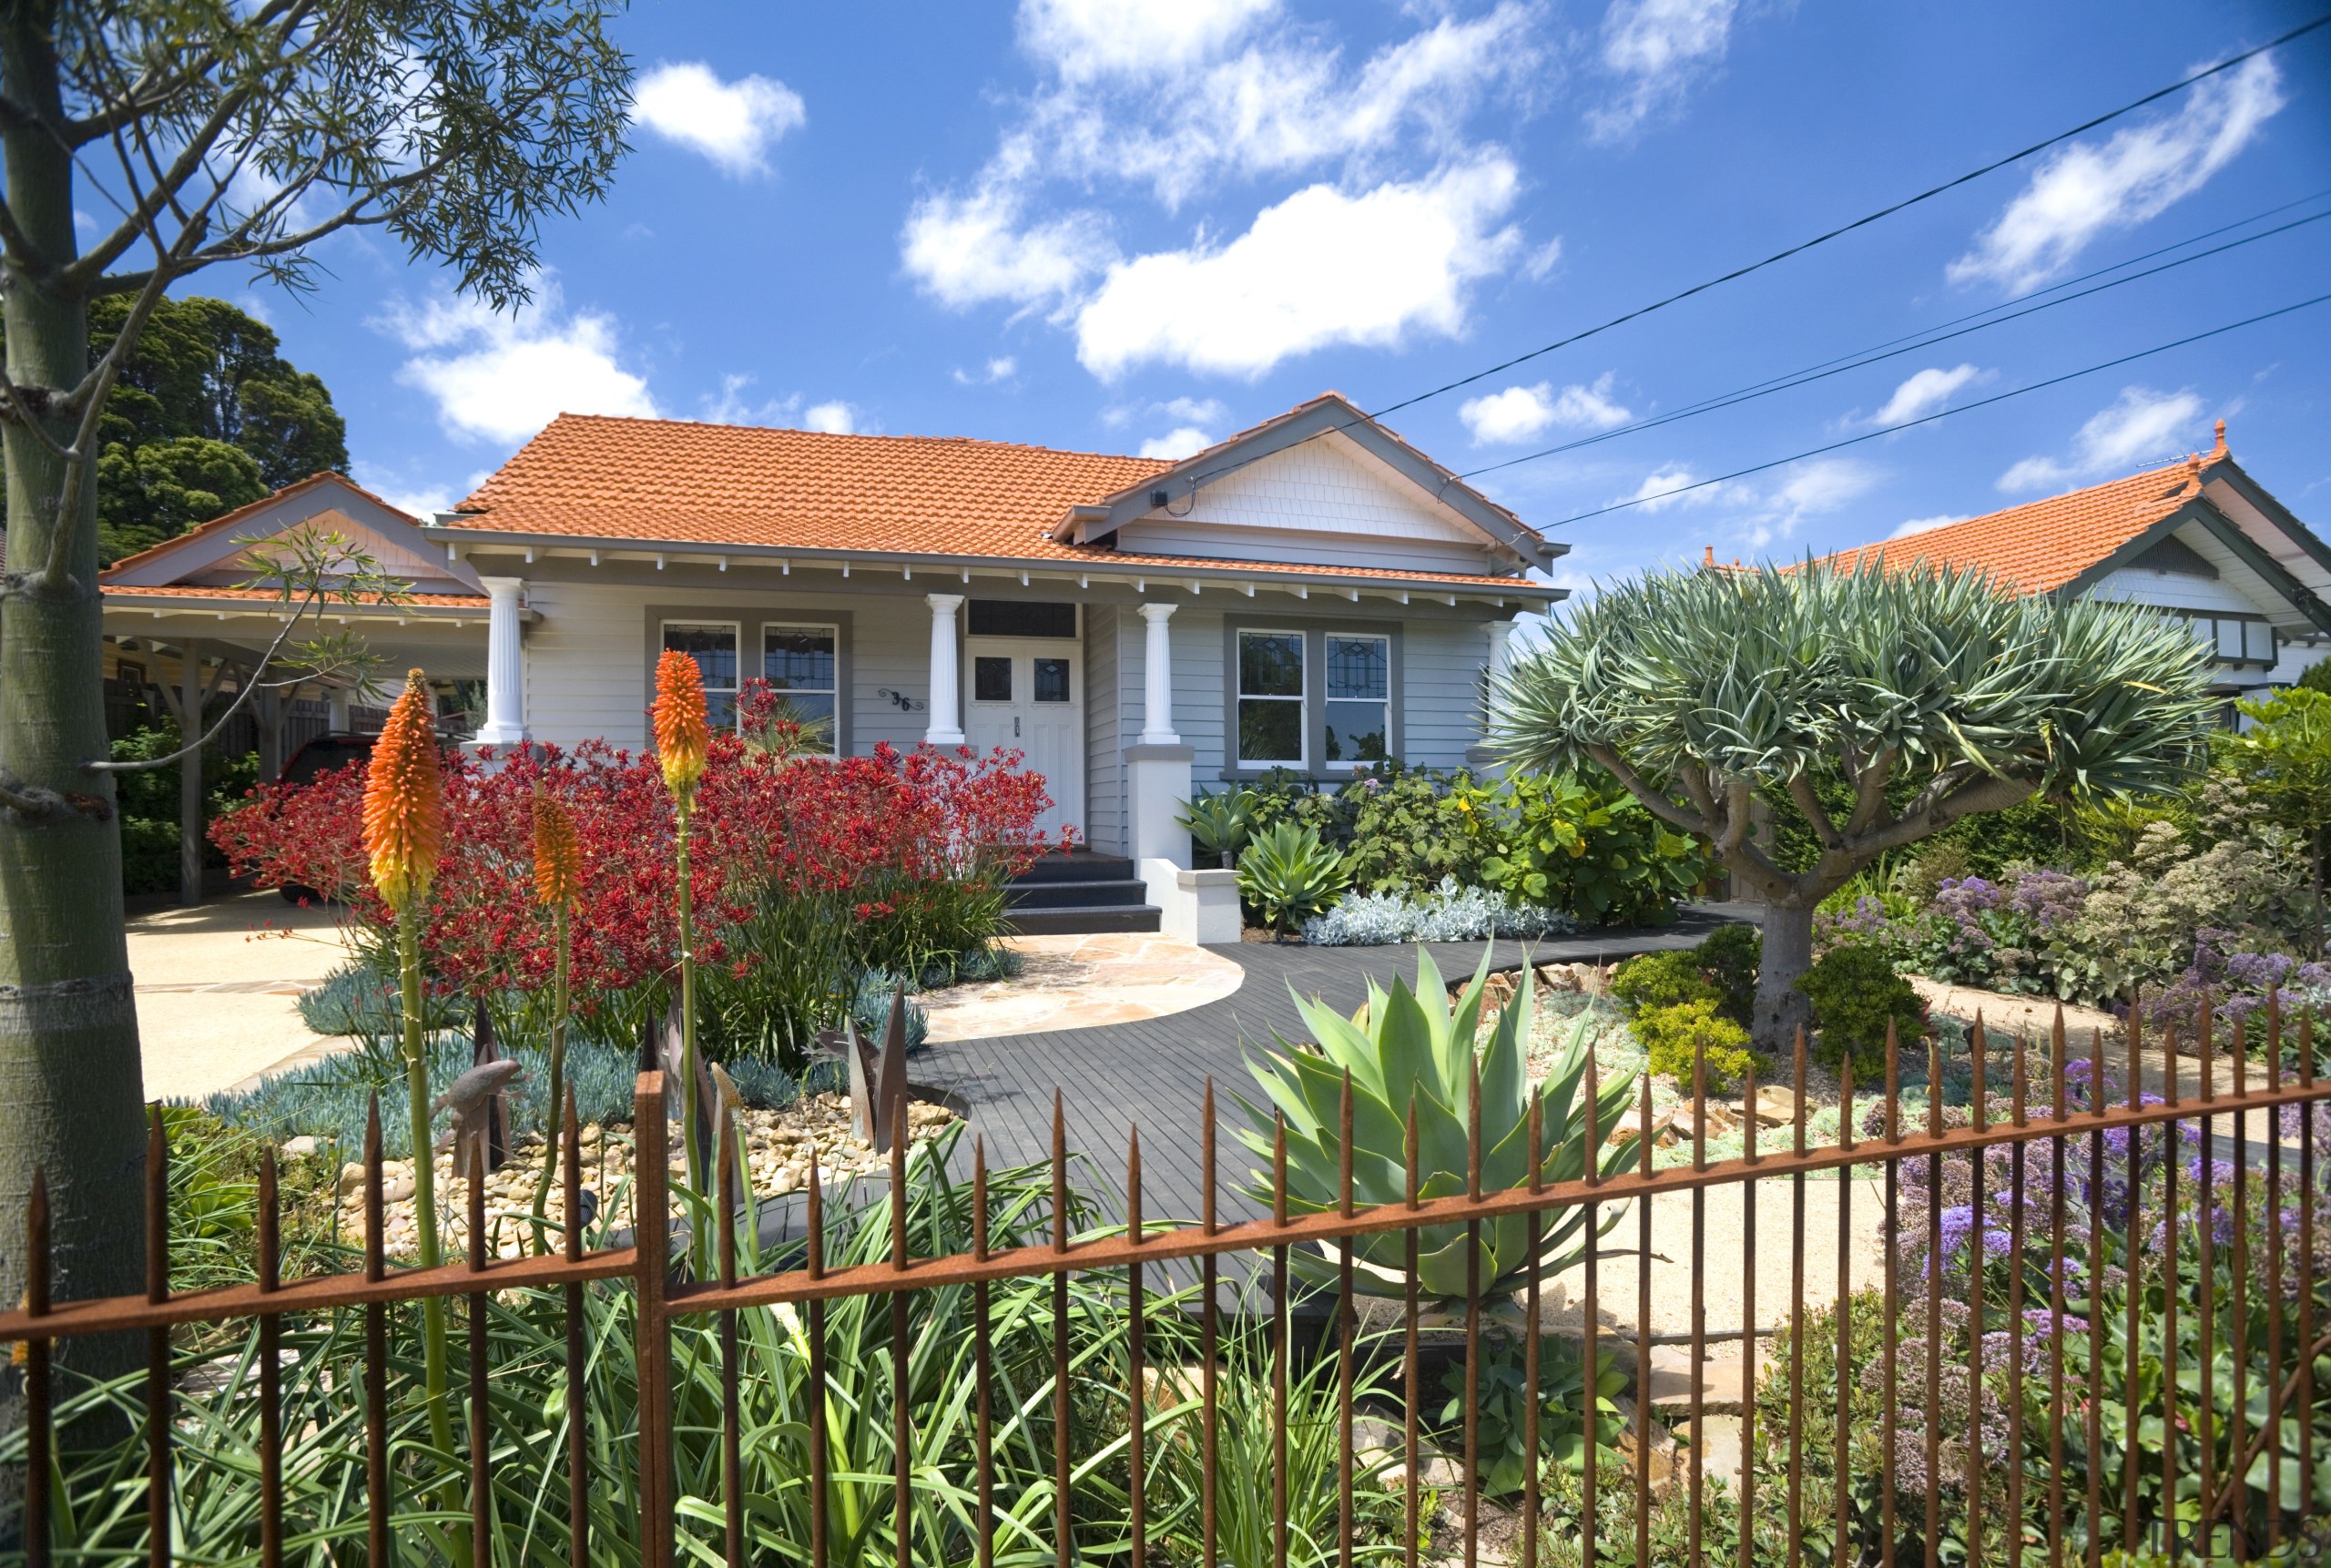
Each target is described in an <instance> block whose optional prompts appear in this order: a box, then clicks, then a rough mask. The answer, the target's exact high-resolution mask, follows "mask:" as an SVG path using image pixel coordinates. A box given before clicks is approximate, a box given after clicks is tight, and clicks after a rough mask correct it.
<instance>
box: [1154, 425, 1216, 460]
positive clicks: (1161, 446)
mask: <svg viewBox="0 0 2331 1568" xmlns="http://www.w3.org/2000/svg"><path fill="white" fill-rule="evenodd" d="M1213 444H1214V437H1212V436H1210V435H1208V434H1207V433H1206V432H1204V431H1202V430H1200V429H1199V428H1198V427H1197V426H1196V425H1194V424H1186V425H1183V426H1182V427H1181V428H1179V429H1178V430H1169V431H1167V432H1166V433H1165V434H1164V435H1156V436H1152V437H1150V438H1149V439H1148V440H1147V441H1145V442H1143V443H1141V455H1142V456H1144V457H1163V458H1165V459H1167V460H1169V461H1171V460H1173V459H1176V458H1182V457H1187V456H1189V454H1190V453H1193V452H1203V451H1205V450H1206V448H1207V447H1209V446H1212V445H1213Z"/></svg>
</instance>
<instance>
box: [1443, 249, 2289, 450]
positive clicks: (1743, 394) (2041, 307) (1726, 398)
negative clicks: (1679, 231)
mask: <svg viewBox="0 0 2331 1568" xmlns="http://www.w3.org/2000/svg"><path fill="white" fill-rule="evenodd" d="M2326 218H2331V209H2325V210H2323V211H2321V212H2316V213H2312V214H2310V215H2308V216H2307V217H2305V218H2295V219H2292V220H2291V221H2290V222H2288V223H2284V224H2279V225H2277V226H2276V227H2275V228H2273V229H2265V230H2263V231H2261V232H2259V233H2256V234H2251V235H2245V236H2244V238H2242V239H2230V240H2228V241H2226V243H2224V245H2214V246H2212V247H2211V248H2210V249H2207V250H2197V251H2195V252H2194V254H2193V255H2191V256H2181V257H2179V258H2178V259H2177V260H2174V261H2164V262H2163V263H2162V264H2161V265H2160V266H2158V267H2148V268H2146V269H2145V270H2143V271H2142V272H2132V273H2130V274H2129V275H2128V276H2127V277H2125V278H2115V279H2112V280H2111V281H2109V282H2104V283H2099V284H2097V285H2095V286H2094V287H2093V288H2089V289H2082V290H2080V291H2079V292H2078V293H2074V294H2066V295H2064V296H2062V297H2061V298H2060V299H2055V300H2041V301H2040V302H2039V303H2037V304H2033V305H2029V306H2027V307H2025V308H2024V309H2023V310H2021V311H2013V312H2011V313H2010V314H2008V315H2004V316H1994V317H1992V319H1991V320H1990V321H1976V322H1975V323H1974V324H1973V325H1972V326H1964V327H1959V328H1958V329H1957V330H1956V331H1937V332H1936V333H1935V334H1934V335H1933V336H1931V337H1920V338H1918V339H1917V340H1916V341H1909V342H1905V341H1903V340H1901V339H1895V340H1894V341H1895V342H1897V343H1900V344H1901V346H1900V347H1898V348H1888V347H1887V346H1885V345H1883V344H1881V345H1879V347H1878V349H1877V350H1874V351H1867V352H1866V353H1865V354H1864V356H1863V357H1861V358H1858V359H1857V358H1854V357H1853V356H1851V355H1847V356H1846V357H1845V358H1843V359H1837V360H1828V361H1824V362H1823V363H1821V364H1819V365H1815V366H1813V367H1811V368H1809V369H1807V370H1804V371H1798V372H1790V373H1789V374H1787V375H1785V376H1776V377H1775V378H1773V379H1772V380H1770V381H1765V382H1756V383H1755V384H1754V385H1752V386H1747V387H1744V388H1742V389H1740V390H1739V391H1737V392H1725V393H1723V394H1721V395H1719V396H1716V397H1712V398H1705V399H1703V400H1702V401H1700V402H1695V403H1690V404H1687V405H1685V407H1683V408H1679V409H1674V410H1672V411H1670V412H1667V413H1664V414H1660V415H1658V416H1657V417H1655V418H1651V419H1638V420H1630V421H1628V422H1627V423H1624V424H1621V425H1614V426H1613V427H1612V428H1611V429H1609V430H1599V431H1596V432H1595V433H1593V434H1592V435H1582V436H1579V437H1577V438H1576V439H1575V440H1572V441H1565V442H1562V443H1558V444H1556V445H1553V446H1547V447H1541V448H1540V449H1539V450H1538V451H1536V452H1525V453H1522V455H1520V456H1519V457H1509V458H1505V459H1503V460H1501V461H1500V462H1497V463H1484V464H1482V465H1481V467H1479V468H1469V469H1467V470H1466V471H1465V472H1464V473H1460V474H1459V475H1458V476H1457V477H1458V478H1460V479H1474V478H1478V477H1480V476H1481V474H1484V473H1496V472H1498V470H1500V469H1501V468H1512V467H1513V466H1515V465H1516V464H1518V463H1535V462H1537V461H1538V460H1539V459H1540V458H1542V457H1553V456H1556V455H1557V454H1559V453H1565V452H1575V451H1577V450H1578V449H1579V448H1580V447H1582V446H1593V445H1594V444H1595V443H1597V442H1603V441H1613V440H1616V439H1617V438H1618V437H1620V436H1623V435H1634V434H1636V433H1640V432H1642V431H1646V430H1656V429H1658V428H1659V427H1660V426H1661V425H1665V424H1674V423H1675V422H1676V421H1678V420H1685V419H1692V418H1695V417H1696V416H1698V415H1700V414H1704V413H1714V412H1716V411H1717V410H1719V409H1727V408H1733V407H1736V406H1737V405H1739V404H1741V403H1744V402H1753V401H1755V400H1756V399H1757V398H1760V397H1769V396H1771V395H1772V394H1773V393H1775V392H1787V391H1790V390H1791V389H1793V388H1796V387H1801V386H1808V385H1810V384H1811V383H1813V382H1818V381H1827V380H1828V379H1829V378H1830V377H1831V376H1838V375H1843V374H1845V373H1846V372H1847V371H1858V370H1861V369H1864V368H1865V367H1867V366H1869V365H1874V364H1877V363H1878V362H1880V361H1885V360H1891V359H1898V358H1900V357H1901V356H1902V355H1904V354H1915V353H1918V352H1919V351H1922V350H1926V349H1931V348H1933V347H1935V346H1936V345H1937V344H1939V343H1947V342H1949V341H1951V340H1952V339H1953V338H1963V337H1966V336H1967V335H1969V334H1970V333H1972V332H1980V331H1984V330H1985V329H1986V328H1990V327H2000V326H2005V325H2006V324H2007V323H2008V322H2010V321H2021V320H2022V319H2023V318H2024V317H2026V316H2031V315H2036V314H2038V313H2039V312H2040V311H2051V310H2053V309H2055V308H2056V307H2057V306H2058V305H2069V304H2071V302H2072V301H2073V300H2085V299H2087V298H2088V297H2089V296H2090V295H2092V294H2102V293H2103V292H2104V291H2105V290H2108V289H2117V288H2119V287H2121V285H2122V284H2123V283H2134V282H2137V281H2139V280H2143V279H2146V278H2151V277H2153V276H2155V275H2156V274H2159V273H2163V272H2167V271H2170V270H2173V269H2174V268H2178V267H2183V266H2184V265H2186V264H2187V263H2188V262H2193V261H2202V260H2207V259H2208V258H2210V257H2212V256H2218V255H2223V254H2224V252H2226V251H2228V250H2235V249H2241V248H2242V247H2243V246H2244V245H2248V244H2250V243H2252V242H2253V241H2255V240H2259V239H2271V238H2272V237H2274V236H2275V235H2277V234H2286V233H2288V232H2290V231H2291V230H2292V229H2302V228H2305V227H2306V225H2307V224H2310V223H2320V222H2322V221H2323V220H2324V219H2326ZM2184 243H2187V244H2190V243H2192V241H2190V240H2188V241H2185V242H2184ZM2172 249H2174V248H2172ZM2155 254H2158V252H2156V253H2155ZM2128 264H2129V263H2127V262H2125V261H2124V262H2121V263H2119V264H2118V265H2119V266H2123V267H2125V266H2127V265H2128ZM2103 270H2105V271H2112V270H2115V269H2113V268H2106V269H2103ZM2090 276H2091V277H2093V276H2095V274H2094V273H2091V274H2090ZM2060 286H2061V285H2060ZM2046 291H2048V290H2042V292H2046ZM2024 298H2026V299H2030V298H2031V295H2026V296H2024ZM2009 303H2010V304H2011V303H2014V301H2012V300H2010V301H2009ZM1999 308H2000V307H1997V306H1994V307H1993V309H1994V310H1996V309H1999ZM1976 313H1977V314H1979V315H1983V314H1989V312H1988V311H1978V312H1976ZM1967 319H1968V318H1966V317H1960V318H1959V320H1961V321H1965V320H1967Z"/></svg>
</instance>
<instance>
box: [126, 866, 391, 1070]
mask: <svg viewBox="0 0 2331 1568" xmlns="http://www.w3.org/2000/svg"><path fill="white" fill-rule="evenodd" d="M126 930H127V937H128V944H129V972H130V973H131V975H132V976H134V977H135V979H136V983H137V991H136V995H137V1035H138V1041H139V1045H140V1054H141V1059H142V1062H143V1066H144V1075H145V1082H146V1095H147V1098H148V1099H156V1100H158V1099H170V1098H179V1097H185V1098H191V1097H194V1096H198V1095H208V1094H213V1093H215V1092H217V1091H218V1090H220V1089H225V1088H230V1087H232V1086H234V1085H236V1084H243V1083H247V1082H249V1081H250V1080H252V1079H254V1078H256V1077H258V1076H260V1075H261V1074H266V1073H268V1072H270V1071H273V1070H276V1069H278V1068H280V1067H283V1066H286V1065H288V1064H290V1063H291V1062H292V1061H295V1060H298V1059H300V1058H303V1057H306V1056H308V1055H310V1054H313V1053H314V1052H315V1050H316V1048H317V1046H318V1045H319V1044H323V1043H322V1042H321V1041H320V1040H319V1037H318V1036H317V1035H315V1034H313V1033H310V1032H309V1030H308V1026H307V1025H306V1024H305V1023H301V1022H300V1014H299V1011H298V1009H297V1008H296V1007H295V1006H294V1005H293V1002H294V999H295V998H297V997H298V996H299V994H300V993H301V992H303V991H305V990H308V989H309V988H310V987H311V986H314V985H316V984H319V983H321V981H322V980H323V978H324V976H326V975H327V974H330V973H331V972H332V971H333V970H335V969H337V968H339V967H340V966H341V964H343V963H345V962H348V960H349V956H350V954H349V951H348V948H347V946H346V945H345V943H344V942H343V940H342V938H341V932H340V925H339V922H338V921H337V920H336V919H335V918H334V916H333V914H332V912H331V911H329V910H324V909H300V908H297V907H295V906H293V905H291V904H288V903H286V902H284V901H283V899H282V898H281V896H280V895H279V894H276V893H271V892H266V893H238V894H235V895H233V896H232V897H229V898H223V899H214V900H212V901H210V902H209V903H205V904H200V905H198V906H196V907H195V908H193V909H172V910H163V911H158V912H156V913H153V914H146V915H139V916H137V918H135V919H133V920H131V921H129V922H128V924H127V928H126Z"/></svg>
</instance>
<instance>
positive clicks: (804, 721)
mask: <svg viewBox="0 0 2331 1568" xmlns="http://www.w3.org/2000/svg"><path fill="white" fill-rule="evenodd" d="M838 647H840V631H839V629H838V628H837V627H834V626H778V625H773V624H764V625H763V626H762V627H761V678H762V679H764V680H766V681H768V682H769V691H770V694H771V695H772V696H773V697H775V698H776V699H777V707H776V709H775V717H777V718H780V719H787V720H790V721H791V722H793V723H795V724H798V725H799V726H800V727H801V745H802V749H804V750H806V751H809V752H813V753H815V754H817V755H819V756H823V757H831V756H832V755H834V748H835V745H836V743H837V741H838V740H839V738H840V717H839V715H838V714H837V712H836V709H835V702H836V698H837V695H838V694H837V688H836V685H835V682H836V680H837V679H838V676H837V670H838V668H839V666H838V664H837V662H836V659H835V650H836V649H837V648H838Z"/></svg>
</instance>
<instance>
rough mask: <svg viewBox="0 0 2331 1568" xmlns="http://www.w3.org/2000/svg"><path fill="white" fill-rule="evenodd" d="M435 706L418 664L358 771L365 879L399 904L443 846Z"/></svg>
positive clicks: (417, 888)
mask: <svg viewBox="0 0 2331 1568" xmlns="http://www.w3.org/2000/svg"><path fill="white" fill-rule="evenodd" d="M435 707H436V704H435V700H434V698H433V697H431V695H430V691H429V687H428V685H427V683H426V682H424V681H423V680H422V674H421V672H420V671H419V670H417V669H416V670H412V671H411V672H409V673H408V674H407V675H406V676H405V681H404V690H403V691H402V693H400V694H399V695H398V697H397V700H396V705H395V706H394V707H393V708H390V709H389V720H388V722H387V723H386V724H385V725H383V726H382V728H381V738H380V739H379V740H378V741H377V742H376V743H374V745H373V747H372V762H371V764H370V766H369V767H368V768H367V769H365V774H364V849H365V852H366V853H367V854H369V855H370V856H371V857H372V885H373V886H374V887H376V888H378V889H380V891H381V897H382V898H383V899H385V900H387V901H388V904H389V907H390V908H391V909H392V910H395V911H399V912H402V911H403V910H404V909H405V907H406V906H407V905H408V904H409V903H413V902H417V901H420V900H422V899H424V898H427V897H428V896H429V884H430V881H432V879H433V878H434V877H435V876H436V874H437V860H438V857H439V856H440V855H441V854H442V853H443V851H444V847H445V780H444V776H443V773H442V772H441V771H440V769H439V762H438V757H437V722H436V715H435Z"/></svg>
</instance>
